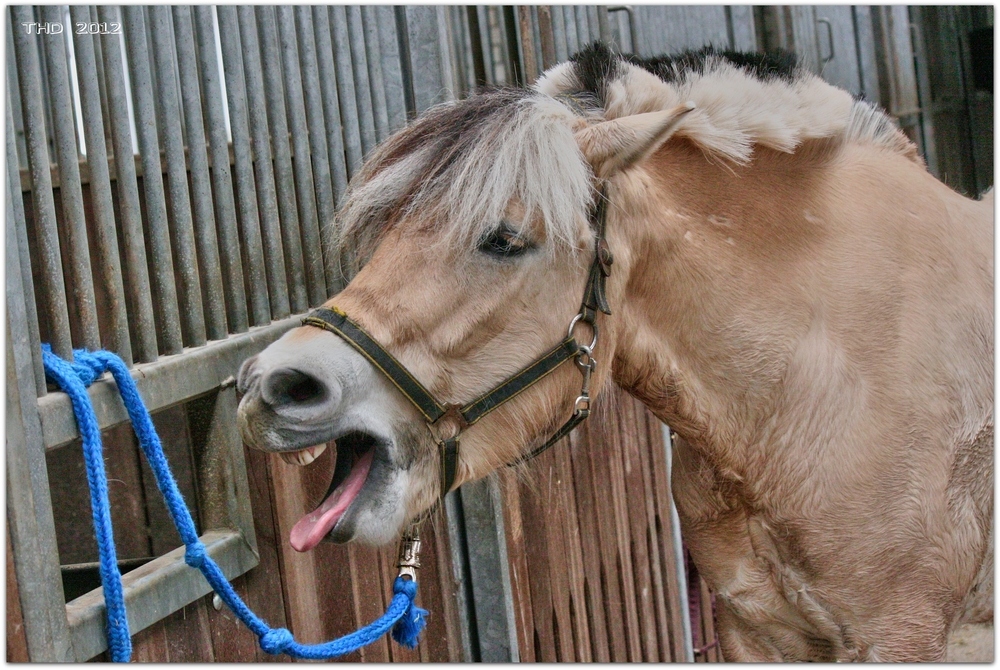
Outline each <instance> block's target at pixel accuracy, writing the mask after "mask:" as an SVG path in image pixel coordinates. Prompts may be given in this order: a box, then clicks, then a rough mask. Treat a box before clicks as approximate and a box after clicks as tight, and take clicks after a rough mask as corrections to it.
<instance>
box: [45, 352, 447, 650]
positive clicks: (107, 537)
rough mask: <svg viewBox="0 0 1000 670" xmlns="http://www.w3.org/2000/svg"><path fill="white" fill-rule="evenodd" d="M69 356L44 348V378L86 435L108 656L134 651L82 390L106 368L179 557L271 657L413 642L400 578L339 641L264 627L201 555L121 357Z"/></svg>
mask: <svg viewBox="0 0 1000 670" xmlns="http://www.w3.org/2000/svg"><path fill="white" fill-rule="evenodd" d="M73 353H74V358H75V361H74V362H72V363H71V362H68V361H65V360H63V359H62V358H59V357H58V356H56V355H55V354H54V353H52V349H51V347H50V346H49V345H47V344H43V345H42V360H43V362H44V364H45V375H46V377H47V378H48V379H49V380H50V381H51V382H53V383H54V384H56V385H57V386H59V388H61V389H62V390H63V391H65V392H66V394H67V395H69V397H70V401H71V402H72V404H73V412H74V414H75V415H76V420H77V424H78V425H79V429H80V436H81V438H82V440H83V454H84V460H85V462H86V466H87V484H88V485H89V486H90V504H91V510H92V512H93V517H94V534H95V535H96V536H97V547H98V553H99V556H100V561H101V567H100V573H101V584H102V585H103V587H104V600H105V605H106V608H107V615H108V626H107V636H108V648H109V649H110V651H111V660H113V661H115V662H116V663H125V662H128V660H129V659H130V658H131V655H132V640H131V637H130V635H129V628H128V618H127V615H126V612H125V598H124V593H123V591H122V582H121V579H122V577H121V573H120V572H119V571H118V559H117V555H116V553H115V540H114V534H113V531H112V526H111V510H110V505H109V504H108V478H107V475H106V474H105V471H104V455H103V446H102V444H101V431H100V426H99V424H98V422H97V416H96V415H95V414H94V408H93V405H91V403H90V397H89V396H88V394H87V387H88V386H90V385H91V384H92V383H93V382H94V381H95V380H96V379H97V378H98V377H100V376H101V375H102V374H104V372H106V371H110V372H111V374H112V376H113V377H114V379H115V382H116V383H117V384H118V390H119V392H120V393H121V396H122V402H124V403H125V409H126V410H127V411H128V415H129V418H130V419H131V420H132V427H133V429H134V430H135V434H136V437H137V438H138V440H139V446H140V447H142V451H143V453H144V454H145V455H146V460H147V461H148V462H149V466H150V468H151V469H152V471H153V474H154V475H155V476H156V485H157V487H158V488H159V489H160V493H161V494H163V499H164V501H165V502H166V505H167V509H168V510H169V511H170V516H171V518H172V519H173V522H174V526H176V527H177V533H178V534H179V535H180V537H181V540H182V541H183V542H184V546H185V554H184V562H185V563H187V564H188V565H189V566H191V567H193V568H197V569H198V570H200V571H201V573H202V574H203V575H204V576H205V579H206V580H207V581H208V583H209V584H210V585H211V586H212V588H213V589H215V592H216V593H217V594H219V597H220V598H222V601H223V602H224V603H225V604H226V606H228V607H229V609H230V610H232V612H233V614H235V615H236V616H237V617H238V618H239V619H240V621H242V622H243V623H244V624H245V625H246V627H247V628H249V629H250V630H251V631H253V632H254V634H255V635H257V637H258V638H259V641H260V647H261V649H263V650H264V651H266V652H267V653H269V654H288V655H289V656H294V657H296V658H305V659H312V660H322V659H328V658H335V657H337V656H343V655H344V654H349V653H351V652H353V651H356V650H358V649H360V648H361V647H364V646H366V645H369V644H371V643H372V642H374V641H375V640H377V639H378V638H380V637H382V636H383V635H385V634H386V633H387V632H389V630H390V629H391V630H392V637H393V639H394V640H396V642H398V643H399V644H401V645H403V646H405V647H408V648H410V649H412V648H414V647H416V646H417V641H418V637H419V634H420V631H421V630H423V628H424V626H425V625H426V620H425V618H426V616H427V610H425V609H422V608H420V607H417V605H416V604H415V602H414V601H415V600H416V597H417V583H416V582H415V581H411V580H406V579H403V578H402V577H397V578H396V581H395V583H394V584H393V597H392V601H391V602H390V603H389V607H388V608H387V609H386V612H385V614H384V615H382V616H381V617H380V618H378V619H376V620H375V621H374V622H372V623H371V624H369V625H367V626H365V627H364V628H362V629H360V630H358V631H356V632H354V633H351V634H350V635H345V636H344V637H342V638H340V639H337V640H331V641H329V642H323V643H320V644H302V643H300V642H296V641H295V639H294V638H293V637H292V633H291V632H290V631H289V630H288V629H287V628H271V627H270V626H268V625H267V623H266V622H265V621H264V620H263V619H261V618H260V617H258V616H257V615H256V614H254V613H253V611H252V610H251V609H250V608H249V607H247V605H246V603H244V602H243V601H242V600H241V599H240V597H239V595H237V593H236V591H235V590H233V587H232V585H231V584H230V583H229V581H228V580H227V579H226V577H225V575H223V574H222V570H220V569H219V566H218V565H217V564H216V563H215V561H213V560H212V558H211V557H210V556H208V554H207V553H206V552H205V545H204V544H203V543H202V542H201V540H199V539H198V532H197V531H196V530H195V525H194V520H193V519H192V518H191V512H190V511H188V508H187V505H186V504H185V503H184V498H183V496H181V492H180V490H179V489H178V488H177V482H176V481H175V480H174V476H173V473H171V471H170V465H169V464H168V463H167V458H166V456H164V454H163V447H162V446H161V444H160V438H159V436H158V435H157V434H156V429H155V427H154V426H153V420H152V419H151V418H150V416H149V411H148V410H147V409H146V407H145V405H144V404H143V402H142V397H141V396H140V395H139V391H138V389H137V388H136V386H135V382H134V381H133V379H132V375H131V374H129V371H128V367H127V366H126V365H125V363H124V361H122V359H121V358H119V357H118V356H116V355H115V354H113V353H111V352H108V351H93V352H89V351H86V350H83V349H78V350H76V351H74V352H73Z"/></svg>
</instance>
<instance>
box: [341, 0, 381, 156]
mask: <svg viewBox="0 0 1000 670" xmlns="http://www.w3.org/2000/svg"><path fill="white" fill-rule="evenodd" d="M334 9H335V8H334ZM344 9H345V12H346V19H347V24H346V27H347V35H348V46H349V48H350V53H351V70H349V71H348V74H352V75H353V78H354V92H355V95H356V96H357V100H358V118H359V120H360V122H361V147H362V149H363V151H364V153H365V155H368V154H369V153H370V152H371V150H372V149H374V148H375V143H376V138H375V111H374V109H373V106H372V92H371V91H372V84H371V80H370V79H369V78H368V55H367V53H366V52H365V39H364V38H365V29H364V23H363V20H362V16H361V8H360V7H358V6H357V5H351V6H348V7H345V8H344Z"/></svg>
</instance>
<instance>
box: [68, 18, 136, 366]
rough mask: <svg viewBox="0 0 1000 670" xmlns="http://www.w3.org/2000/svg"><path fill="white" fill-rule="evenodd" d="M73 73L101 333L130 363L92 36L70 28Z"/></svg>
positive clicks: (110, 346) (126, 315)
mask: <svg viewBox="0 0 1000 670" xmlns="http://www.w3.org/2000/svg"><path fill="white" fill-rule="evenodd" d="M70 16H71V18H72V19H73V23H77V22H78V21H85V22H89V21H90V12H89V11H88V8H87V7H82V6H73V7H71V8H70ZM73 44H74V47H75V50H76V67H77V79H78V80H79V83H80V107H81V112H82V114H83V132H84V136H85V138H86V142H87V165H88V167H89V168H90V182H89V185H88V186H89V191H90V202H91V207H92V211H93V219H94V229H95V232H96V235H95V238H96V239H95V242H96V246H97V249H98V263H97V264H98V269H99V276H100V278H101V284H102V285H103V289H104V291H105V292H106V293H107V295H108V313H107V315H106V317H105V318H106V319H107V323H109V325H110V328H108V329H107V330H108V331H110V332H108V333H106V335H105V337H104V338H103V341H104V344H105V346H107V347H108V348H110V349H111V350H112V351H114V352H115V353H117V354H118V355H119V356H121V357H122V359H123V360H124V361H125V363H126V364H131V363H132V343H131V342H130V340H129V334H128V314H127V311H126V307H125V285H124V283H123V281H122V268H121V259H120V258H119V255H118V235H117V232H116V227H115V213H114V203H113V201H112V198H111V175H110V174H109V172H108V152H107V145H108V143H107V140H106V137H105V122H106V121H107V119H105V117H104V111H103V109H102V102H101V87H100V83H99V80H98V78H97V72H98V69H97V58H96V54H95V50H94V45H95V41H94V38H93V36H91V35H87V34H82V35H80V34H74V36H73Z"/></svg>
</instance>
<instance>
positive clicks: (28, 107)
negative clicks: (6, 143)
mask: <svg viewBox="0 0 1000 670" xmlns="http://www.w3.org/2000/svg"><path fill="white" fill-rule="evenodd" d="M11 14H12V18H13V22H14V24H15V25H20V24H22V23H33V22H34V15H33V13H32V11H31V7H28V6H17V7H12V8H11ZM14 51H15V53H16V56H17V66H18V82H19V84H20V86H21V106H22V108H23V110H24V117H25V118H24V122H25V123H24V125H25V129H24V131H25V142H26V145H27V154H28V165H29V169H30V175H31V203H32V210H33V211H32V220H33V222H34V228H35V230H34V234H35V238H36V240H37V242H38V248H39V258H38V259H37V260H38V261H39V266H40V268H41V271H42V304H43V306H44V316H45V320H46V326H47V330H48V335H49V338H50V340H51V344H52V349H53V351H54V352H55V353H56V354H58V355H59V356H62V357H63V358H70V357H72V355H73V354H72V349H73V344H72V338H71V336H70V328H69V311H68V309H67V305H66V285H65V282H64V279H63V270H62V255H61V252H60V249H59V232H58V230H57V228H56V210H55V201H54V199H53V197H52V175H51V172H50V171H49V149H48V137H47V135H46V126H45V108H44V106H43V104H44V101H43V98H42V89H41V81H42V74H41V67H40V64H39V60H38V46H37V37H36V36H35V35H29V34H28V33H27V31H23V30H15V31H14ZM40 316H41V315H40Z"/></svg>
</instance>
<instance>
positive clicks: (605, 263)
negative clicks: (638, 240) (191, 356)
mask: <svg viewBox="0 0 1000 670" xmlns="http://www.w3.org/2000/svg"><path fill="white" fill-rule="evenodd" d="M589 219H590V224H591V227H592V228H593V229H594V233H595V242H594V260H593V262H592V263H591V266H590V273H589V275H588V277H587V285H586V287H585V289H584V293H583V301H582V303H581V305H580V311H579V313H578V314H576V316H574V317H573V320H572V321H570V324H569V330H568V332H567V335H566V339H564V340H563V341H562V342H560V343H559V344H557V345H556V346H555V347H553V348H552V349H551V350H549V351H548V352H547V353H545V354H544V355H542V356H541V357H540V358H538V359H537V360H535V361H534V362H533V363H531V364H530V365H528V366H527V367H525V368H524V369H522V370H521V371H520V372H517V373H516V374H514V375H513V376H511V377H508V378H507V379H506V380H504V381H502V382H500V383H499V384H498V385H496V386H494V387H493V388H492V389H490V390H489V391H487V392H486V393H484V394H483V395H481V396H479V397H478V398H476V399H475V400H473V401H472V402H470V403H468V404H466V405H460V404H447V403H442V402H440V401H438V400H437V399H436V398H435V397H434V396H433V394H431V392H430V391H428V390H427V389H426V388H425V387H424V386H423V384H421V383H420V382H419V381H417V379H416V377H414V376H413V375H412V374H411V373H410V371H409V370H407V369H406V366H404V365H403V364H402V363H400V362H399V361H398V360H396V358H395V357H394V356H393V355H392V354H391V353H389V352H388V351H387V350H386V349H385V347H383V346H382V345H381V344H379V343H378V342H377V341H376V340H375V339H374V338H373V337H372V336H371V335H369V334H368V333H367V332H365V330H364V328H362V327H361V326H360V325H358V324H357V323H356V322H355V321H353V320H351V318H350V317H348V316H347V314H346V313H344V312H343V311H342V310H340V309H338V308H337V307H332V308H326V307H321V308H319V309H316V310H313V311H312V312H310V314H309V315H308V316H306V317H305V318H304V319H303V320H302V324H303V325H309V326H316V327H317V328H322V329H323V330H326V331H329V332H331V333H333V334H334V335H337V336H339V337H340V338H341V339H343V340H344V341H345V342H347V343H348V344H350V345H351V346H352V347H354V348H355V349H357V350H358V352H360V353H361V355H363V356H364V357H365V358H367V359H368V361H369V362H371V363H372V365H374V366H375V368H376V369H378V370H379V371H380V372H381V373H382V374H383V375H385V376H386V377H387V378H388V379H389V381H391V382H392V383H393V385H394V386H395V387H396V388H397V389H399V391H400V393H402V394H403V395H404V396H405V397H406V399H407V400H409V401H410V403H412V404H413V406H414V407H416V408H417V410H418V411H419V412H420V413H421V414H422V415H423V417H424V419H425V420H426V422H427V427H428V429H429V430H430V431H431V434H432V435H433V436H434V439H435V441H436V442H437V444H438V451H439V453H440V457H441V497H442V498H443V497H444V496H445V494H447V493H448V492H449V491H451V489H452V487H453V486H454V484H455V476H456V473H457V470H458V449H459V441H458V438H459V436H460V435H461V434H462V433H463V432H464V431H465V429H466V428H468V427H469V426H472V425H474V424H475V423H476V422H477V421H479V420H480V419H482V418H483V417H484V416H486V415H487V414H489V413H490V412H492V411H493V410H495V409H496V408H498V407H500V406H501V405H503V404H504V403H506V402H508V401H510V400H512V399H514V398H516V397H517V396H518V395H519V394H520V393H521V392H522V391H525V390H526V389H528V388H530V387H531V386H533V385H534V384H536V383H537V382H539V381H540V380H542V379H543V378H545V377H546V376H548V375H549V374H550V373H551V372H553V371H554V370H556V369H558V368H559V367H560V366H561V365H562V364H563V363H565V362H566V361H568V360H570V359H574V360H575V361H576V365H577V367H578V368H579V369H580V372H581V374H582V375H583V385H582V388H581V389H580V395H579V396H578V397H577V399H576V402H575V403H574V407H573V414H572V416H570V418H569V420H567V421H566V423H565V424H563V426H562V427H561V428H560V429H559V430H557V431H556V432H555V433H554V434H553V435H552V436H551V437H550V438H549V439H548V440H547V441H546V442H545V443H544V444H542V445H541V446H540V447H537V448H535V449H533V450H532V451H530V452H528V453H527V454H525V455H524V456H522V457H520V458H518V459H517V460H516V461H514V462H513V463H510V465H515V464H517V463H521V462H524V461H527V460H529V459H531V458H534V457H535V456H537V455H538V454H540V453H542V452H543V451H545V450H546V449H548V448H549V447H551V446H552V445H553V444H555V443H556V442H558V441H559V440H560V439H562V438H563V437H565V436H566V435H568V434H569V433H570V431H572V430H573V429H574V428H576V427H577V426H578V425H579V424H580V423H581V422H582V421H583V420H584V419H586V418H587V417H588V416H589V415H590V377H591V375H592V374H593V372H594V370H595V369H596V368H597V361H596V359H595V358H594V355H593V354H594V347H596V346H597V337H598V330H597V312H598V311H601V312H604V313H605V314H608V315H610V314H611V308H610V307H609V306H608V299H607V294H606V286H605V285H606V282H607V278H608V276H609V275H610V274H611V264H612V263H613V262H614V257H613V255H612V253H611V249H610V247H609V246H608V242H607V239H605V224H606V220H607V198H606V197H605V187H604V184H603V183H602V184H601V187H600V188H599V190H598V193H597V201H596V202H595V203H594V205H593V206H592V207H591V209H590V215H589ZM580 322H583V323H586V324H588V325H589V326H590V327H591V329H592V331H593V333H594V335H593V339H592V340H591V342H590V344H589V345H582V344H580V343H578V342H577V341H576V338H574V337H573V331H574V330H575V328H576V326H577V324H579V323H580ZM449 421H450V422H451V423H452V424H453V425H454V430H453V432H452V434H451V435H450V436H449V437H445V438H442V437H440V435H439V434H438V431H439V426H440V425H442V424H444V423H447V422H449ZM411 530H412V529H411ZM408 537H411V536H410V535H409V534H408V535H407V536H406V537H404V547H403V549H402V550H401V554H402V552H403V551H406V547H405V545H406V543H407V538H408ZM414 537H415V536H414ZM416 541H417V543H418V544H419V539H417V540H416ZM401 564H402V560H401ZM401 567H402V565H401Z"/></svg>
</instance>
